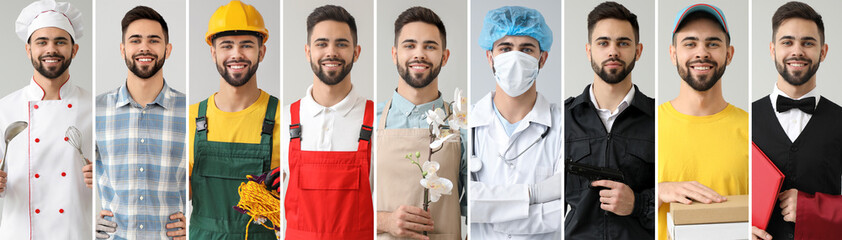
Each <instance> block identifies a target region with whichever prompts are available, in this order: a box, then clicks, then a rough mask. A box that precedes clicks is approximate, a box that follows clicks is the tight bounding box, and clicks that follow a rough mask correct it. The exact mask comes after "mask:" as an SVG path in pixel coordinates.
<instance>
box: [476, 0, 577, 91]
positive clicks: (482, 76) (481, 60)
mask: <svg viewBox="0 0 842 240" xmlns="http://www.w3.org/2000/svg"><path fill="white" fill-rule="evenodd" d="M569 2H570V1H568V3H569ZM513 5H515V6H523V7H528V8H533V9H537V10H538V11H539V12H541V15H543V16H544V21H546V22H547V25H548V26H550V29H551V30H552V31H553V45H552V47H551V48H550V51H549V52H548V57H547V61H546V62H545V63H544V67H543V68H541V70H540V71H539V73H538V79H537V80H536V83H535V84H537V86H536V87H537V88H538V93H541V95H544V97H546V98H547V101H550V103H561V56H562V54H561V15H562V14H559V13H561V1H557V0H521V1H507V0H489V1H479V0H474V1H471V42H470V45H469V47H470V49H471V51H470V54H471V58H470V59H471V93H470V95H469V98H470V101H471V105H473V104H476V102H477V101H479V100H480V99H482V97H483V96H485V95H486V94H488V93H489V92H491V91H494V87H495V85H496V84H497V83H496V81H494V73H492V72H491V66H489V65H488V59H487V58H486V57H485V49H482V48H481V47H479V43H478V42H477V41H478V39H479V35H480V31H481V30H482V24H483V20H484V19H485V14H487V13H488V11H490V10H492V9H497V8H500V7H503V6H513ZM571 9H574V8H571ZM574 10H575V9H574ZM588 69H590V68H588Z"/></svg>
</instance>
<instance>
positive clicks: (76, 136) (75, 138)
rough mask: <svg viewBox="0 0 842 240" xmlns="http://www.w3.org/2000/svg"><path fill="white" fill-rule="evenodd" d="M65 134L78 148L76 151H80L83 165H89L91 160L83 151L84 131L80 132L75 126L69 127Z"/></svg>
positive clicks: (69, 141) (71, 143) (68, 140)
mask: <svg viewBox="0 0 842 240" xmlns="http://www.w3.org/2000/svg"><path fill="white" fill-rule="evenodd" d="M64 136H65V137H67V142H68V143H70V145H73V147H74V148H76V151H78V152H79V156H82V165H88V164H89V162H88V160H86V158H85V154H83V153H82V142H80V141H82V133H81V132H79V129H77V128H76V127H74V126H70V127H67V131H65V132H64Z"/></svg>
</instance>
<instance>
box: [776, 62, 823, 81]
mask: <svg viewBox="0 0 842 240" xmlns="http://www.w3.org/2000/svg"><path fill="white" fill-rule="evenodd" d="M790 60H797V61H804V62H807V64H808V65H810V68H807V70H806V71H805V70H801V71H794V72H790V71H789V69H787V68H786V64H784V63H785V62H787V61H790ZM820 64H821V62H817V63H816V64H815V65H813V60H811V59H809V58H806V57H788V58H785V59H784V60H783V61H781V62H778V61H775V68H776V69H777V70H778V74H780V75H781V76H782V77H783V78H784V80H786V82H788V83H789V84H791V85H793V86H801V85H803V84H804V83H807V81H810V79H811V78H813V76H814V75H816V72H817V71H819V65H820ZM796 75H801V76H796Z"/></svg>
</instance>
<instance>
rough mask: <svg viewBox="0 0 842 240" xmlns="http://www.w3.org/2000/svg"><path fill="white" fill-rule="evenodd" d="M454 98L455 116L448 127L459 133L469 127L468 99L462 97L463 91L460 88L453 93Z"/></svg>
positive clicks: (450, 119)
mask: <svg viewBox="0 0 842 240" xmlns="http://www.w3.org/2000/svg"><path fill="white" fill-rule="evenodd" d="M453 97H454V101H453V105H452V108H451V110H452V111H453V114H452V115H451V116H450V118H449V119H448V120H447V125H448V126H449V127H450V129H452V130H453V131H459V129H462V128H466V127H467V125H468V99H467V98H465V97H463V96H462V89H459V88H456V90H454V91H453Z"/></svg>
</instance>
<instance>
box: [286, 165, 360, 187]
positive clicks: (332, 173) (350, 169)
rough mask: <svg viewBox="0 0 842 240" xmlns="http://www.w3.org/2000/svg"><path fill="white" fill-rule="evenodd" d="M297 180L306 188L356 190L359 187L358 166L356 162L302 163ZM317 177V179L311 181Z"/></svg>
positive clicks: (300, 185)
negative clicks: (299, 178) (299, 177)
mask: <svg viewBox="0 0 842 240" xmlns="http://www.w3.org/2000/svg"><path fill="white" fill-rule="evenodd" d="M299 171H301V172H300V174H299V176H302V177H304V176H306V179H301V180H299V181H298V185H299V187H301V189H307V190H317V189H323V190H356V189H359V188H360V166H359V165H357V164H302V165H301V167H300V170H299ZM314 179H319V181H313V180H314Z"/></svg>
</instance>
